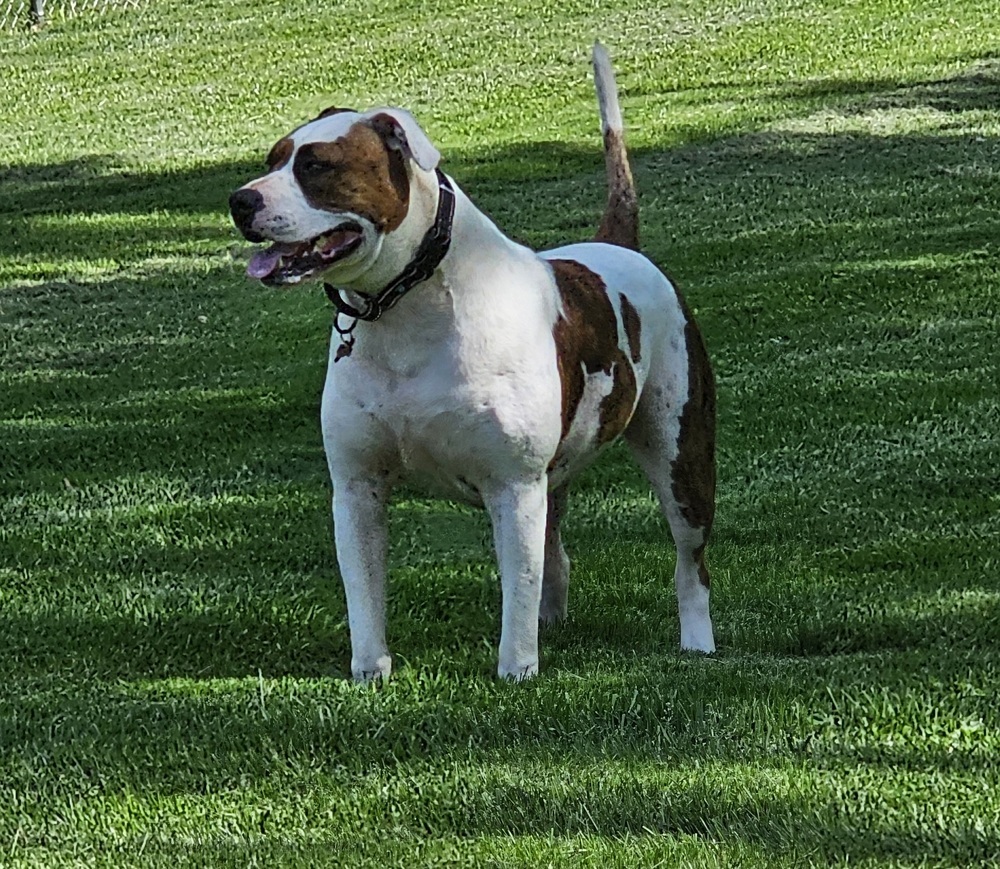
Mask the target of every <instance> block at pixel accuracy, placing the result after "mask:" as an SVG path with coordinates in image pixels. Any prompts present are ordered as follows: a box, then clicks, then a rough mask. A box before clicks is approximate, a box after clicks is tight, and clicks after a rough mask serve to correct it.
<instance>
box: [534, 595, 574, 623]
mask: <svg viewBox="0 0 1000 869" xmlns="http://www.w3.org/2000/svg"><path fill="white" fill-rule="evenodd" d="M568 612H569V609H568V607H567V606H566V604H565V603H563V604H561V605H552V606H546V605H545V601H544V600H543V601H542V606H541V608H540V609H539V610H538V623H539V624H542V625H557V624H559V623H560V622H564V621H566V614H567V613H568Z"/></svg>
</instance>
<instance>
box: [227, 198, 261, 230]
mask: <svg viewBox="0 0 1000 869" xmlns="http://www.w3.org/2000/svg"><path fill="white" fill-rule="evenodd" d="M263 207H264V197H263V196H261V195H260V193H258V192H257V191H256V190H251V189H250V188H248V187H241V188H240V189H239V190H237V191H236V192H235V193H234V194H233V195H232V196H230V197H229V213H230V214H231V215H232V216H233V223H235V224H236V228H237V229H238V230H239V231H240V232H242V233H243V234H244V235H245V236H246V237H247V238H248V239H249V240H250V241H261V240H262V239H261V236H260V234H259V233H257V232H254V230H253V218H254V215H255V214H256V213H257V212H258V211H260V210H261V209H262V208H263Z"/></svg>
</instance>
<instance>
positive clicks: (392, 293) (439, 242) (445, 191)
mask: <svg viewBox="0 0 1000 869" xmlns="http://www.w3.org/2000/svg"><path fill="white" fill-rule="evenodd" d="M435 172H436V173H437V180H438V204H437V213H436V214H435V215H434V223H433V224H432V225H431V228H430V229H428V230H427V233H426V235H424V238H423V241H421V242H420V247H418V248H417V252H416V253H415V254H414V255H413V259H412V260H410V262H409V264H408V265H407V266H406V268H404V269H403V270H402V271H401V272H400V273H399V274H398V275H396V277H395V278H393V279H392V280H391V281H390V282H389V283H388V284H387V285H386V286H385V288H384V289H383V290H382V292H380V293H379V294H378V295H376V296H365V297H364V298H365V306H364V307H363V308H360V309H358V308H355V307H354V306H353V305H349V304H348V303H347V302H345V301H344V300H343V299H342V298H341V296H340V290H338V289H337V288H336V287H334V286H333V285H331V284H323V289H324V290H326V295H327V298H329V299H330V301H331V302H333V306H334V307H335V308H336V309H337V313H336V315H335V316H334V318H333V327H334V329H336V330H337V333H338V334H339V335H340V340H341V344H340V347H339V348H338V349H337V355H336V356H335V357H334V361H335V362H336V361H337V360H338V359H341V358H343V357H344V356H349V355H350V353H351V350H352V349H353V347H354V335H352V334H351V333H352V332H353V331H354V327H355V326H357V325H358V320H367V321H369V322H372V321H374V320H377V319H378V318H379V317H381V316H382V315H383V314H384V313H385V312H386V311H388V310H389V309H390V308H391V307H392V306H393V305H395V304H396V302H398V301H399V300H400V299H401V298H403V296H405V295H406V294H407V293H408V292H409V291H410V290H412V289H413V288H414V287H415V286H416V285H417V284H419V283H421V282H422V281H426V280H427V279H428V278H429V277H430V276H431V275H432V274H434V270H435V269H436V268H437V267H438V266H439V265H440V264H441V260H443V259H444V256H445V254H446V253H448V248H449V247H450V245H451V224H452V219H453V218H454V216H455V190H454V188H453V187H452V186H451V182H450V181H449V180H448V179H447V177H446V176H445V174H444V172H442V171H441V170H440V169H436V170H435ZM341 314H343V315H344V316H345V317H350V318H351V319H352V322H351V324H350V325H349V326H348V327H347V328H346V329H342V328H341V327H340V324H339V323H338V322H337V321H338V318H339V317H340V315H341Z"/></svg>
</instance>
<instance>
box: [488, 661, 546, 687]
mask: <svg viewBox="0 0 1000 869" xmlns="http://www.w3.org/2000/svg"><path fill="white" fill-rule="evenodd" d="M497 675H499V676H500V678H501V679H507V680H508V681H510V682H524V681H525V680H527V679H531V678H533V677H535V676H537V675H538V661H534V662H532V663H529V664H516V665H514V666H512V667H505V666H504V665H503V664H501V665H500V666H499V667H497Z"/></svg>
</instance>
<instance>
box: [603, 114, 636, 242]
mask: <svg viewBox="0 0 1000 869" xmlns="http://www.w3.org/2000/svg"><path fill="white" fill-rule="evenodd" d="M604 163H605V167H606V172H607V177H608V202H607V205H606V206H605V209H604V215H603V216H602V218H601V225H600V227H599V228H598V230H597V234H596V235H595V236H594V241H603V242H605V243H606V244H616V245H618V246H619V247H627V248H630V249H631V250H638V249H639V202H638V200H637V198H636V194H635V183H634V182H633V180H632V169H631V168H630V166H629V163H628V155H627V153H626V151H625V140H624V138H623V137H622V135H621V133H620V132H617V131H615V130H608V131H607V132H606V133H605V134H604Z"/></svg>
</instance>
